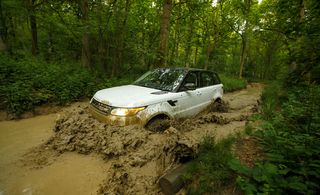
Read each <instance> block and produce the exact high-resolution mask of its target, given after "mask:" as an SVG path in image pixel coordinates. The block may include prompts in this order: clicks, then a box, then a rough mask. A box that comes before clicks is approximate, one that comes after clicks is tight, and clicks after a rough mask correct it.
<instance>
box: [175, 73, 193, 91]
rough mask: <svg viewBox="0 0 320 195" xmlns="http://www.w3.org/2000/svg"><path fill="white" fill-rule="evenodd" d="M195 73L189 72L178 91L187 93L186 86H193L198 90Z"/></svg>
mask: <svg viewBox="0 0 320 195" xmlns="http://www.w3.org/2000/svg"><path fill="white" fill-rule="evenodd" d="M197 77H198V76H197V74H196V73H195V72H189V73H188V75H187V76H186V78H185V79H184V81H183V85H182V86H181V88H180V90H179V91H187V90H188V89H187V88H186V87H185V85H186V84H190V83H192V84H194V86H195V88H198V81H197V80H198V78H197Z"/></svg>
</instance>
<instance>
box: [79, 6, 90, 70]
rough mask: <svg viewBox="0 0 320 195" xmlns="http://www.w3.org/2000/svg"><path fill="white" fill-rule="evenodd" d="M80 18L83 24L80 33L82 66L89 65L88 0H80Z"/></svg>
mask: <svg viewBox="0 0 320 195" xmlns="http://www.w3.org/2000/svg"><path fill="white" fill-rule="evenodd" d="M79 6H80V9H81V14H82V16H81V20H82V24H83V26H84V30H83V34H82V53H81V64H82V66H84V67H91V64H90V47H89V3H88V0H80V2H79Z"/></svg>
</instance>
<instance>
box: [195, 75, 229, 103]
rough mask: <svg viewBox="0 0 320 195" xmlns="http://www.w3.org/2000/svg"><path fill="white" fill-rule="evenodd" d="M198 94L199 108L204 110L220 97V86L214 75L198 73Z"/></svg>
mask: <svg viewBox="0 0 320 195" xmlns="http://www.w3.org/2000/svg"><path fill="white" fill-rule="evenodd" d="M199 80H200V83H199V89H198V90H199V92H200V93H201V102H202V103H201V104H202V105H201V107H202V108H203V109H204V108H206V107H207V106H208V105H209V104H210V103H212V102H214V101H215V100H216V99H217V98H219V97H222V93H223V92H222V84H221V82H220V79H219V77H218V76H217V74H216V73H213V72H209V71H202V72H200V79H199Z"/></svg>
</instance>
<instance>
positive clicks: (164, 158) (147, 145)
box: [0, 84, 262, 194]
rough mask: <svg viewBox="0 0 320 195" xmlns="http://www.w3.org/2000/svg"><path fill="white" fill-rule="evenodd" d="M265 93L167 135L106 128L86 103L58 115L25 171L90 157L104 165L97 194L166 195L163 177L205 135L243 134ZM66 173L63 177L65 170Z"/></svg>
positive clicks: (228, 97)
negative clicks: (161, 184)
mask: <svg viewBox="0 0 320 195" xmlns="http://www.w3.org/2000/svg"><path fill="white" fill-rule="evenodd" d="M261 91H262V86H261V85H259V84H252V85H249V86H248V87H247V89H244V90H241V91H237V92H233V93H228V94H225V96H224V102H226V104H224V106H225V107H224V108H222V109H216V108H215V109H214V110H218V111H220V112H217V111H210V112H207V113H203V114H201V115H199V116H197V117H195V118H192V119H187V120H184V121H173V122H172V123H171V127H170V128H168V129H167V130H166V131H165V132H163V133H154V132H150V131H147V130H145V129H144V128H141V127H139V126H127V127H117V126H111V125H106V124H103V123H100V122H98V121H97V120H96V119H94V118H92V117H91V116H90V115H89V114H88V113H87V112H86V109H87V105H86V104H84V103H82V104H75V105H73V106H71V107H70V108H67V109H65V110H64V111H62V112H60V113H59V114H58V117H57V119H56V122H55V123H54V125H53V126H52V128H53V130H54V132H51V135H50V138H48V139H46V140H44V142H42V144H40V145H39V144H38V146H36V147H34V148H32V149H29V150H28V151H27V152H24V155H23V156H22V158H19V159H20V160H19V162H20V164H21V165H20V166H22V167H27V168H28V169H29V170H31V172H32V170H46V169H48V168H50V167H52V166H56V164H57V163H58V162H59V161H61V156H62V157H64V158H65V157H66V156H70V155H75V154H84V155H86V156H89V157H90V158H97V159H99V163H101V169H99V170H96V171H99V173H98V174H97V176H98V177H99V178H100V179H99V181H100V183H99V185H97V190H96V193H98V194H161V190H160V188H159V186H158V180H159V178H160V176H162V175H163V174H165V173H166V172H167V171H168V170H170V169H172V168H174V167H176V166H177V165H179V164H180V163H183V162H185V161H187V160H189V159H190V158H193V157H194V155H196V153H197V150H198V147H199V143H201V141H202V139H203V138H204V137H205V136H213V135H214V136H215V138H216V139H223V138H224V137H226V136H229V135H230V134H234V133H237V132H240V131H242V130H243V128H244V126H245V123H246V120H247V118H248V117H249V116H250V115H251V114H252V113H253V112H255V111H256V110H257V106H258V100H259V99H260V93H261ZM226 105H227V106H226ZM221 111H222V112H221ZM27 120H29V119H27ZM0 127H1V125H0ZM0 132H1V131H0ZM48 137H49V136H48ZM3 153H5V152H3ZM92 155H93V156H94V157H92ZM81 156H83V155H81ZM100 160H101V161H102V162H101V161H100ZM99 163H98V164H99ZM60 168H61V170H60V171H61V172H62V173H63V172H64V170H63V169H64V168H63V167H60ZM70 174H72V173H70ZM44 177H46V176H45V175H44ZM1 178H2V177H0V179H1ZM101 178H103V179H101ZM78 180H79V179H78ZM0 181H1V180H0ZM71 182H72V181H71ZM0 187H1V185H0ZM5 187H6V186H5V185H4V189H5ZM55 188H56V187H55ZM92 189H93V188H92ZM1 190H2V189H0V193H1ZM4 192H5V191H4ZM90 193H92V192H90ZM31 194H32V193H31ZM33 194H36V193H33ZM52 194H55V193H52ZM83 194H86V193H83Z"/></svg>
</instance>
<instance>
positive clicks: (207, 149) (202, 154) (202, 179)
mask: <svg viewBox="0 0 320 195" xmlns="http://www.w3.org/2000/svg"><path fill="white" fill-rule="evenodd" d="M233 142H234V138H233V137H230V138H228V139H224V140H222V141H220V142H216V141H215V139H214V137H205V138H204V141H203V142H202V143H201V145H200V151H199V153H198V157H197V158H196V160H194V161H193V162H192V163H191V165H190V167H189V171H188V173H187V174H186V175H184V178H185V180H186V181H187V182H192V184H190V185H189V189H188V191H189V194H206V193H208V192H210V193H213V192H219V191H220V190H221V189H222V188H223V187H225V186H226V185H228V184H230V183H231V182H232V181H233V178H234V175H233V172H232V171H231V169H230V168H229V165H228V162H229V161H231V160H233V156H232V153H231V146H232V143H233Z"/></svg>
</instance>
